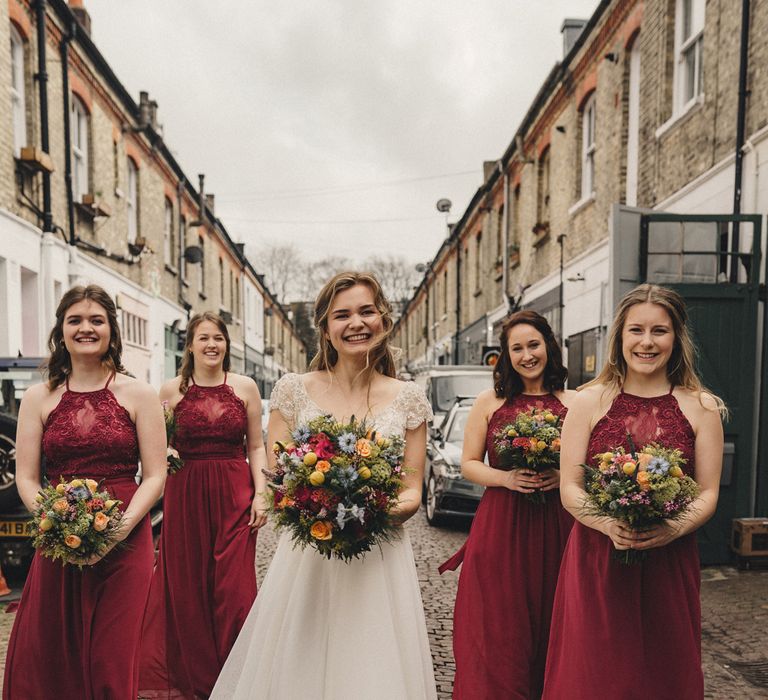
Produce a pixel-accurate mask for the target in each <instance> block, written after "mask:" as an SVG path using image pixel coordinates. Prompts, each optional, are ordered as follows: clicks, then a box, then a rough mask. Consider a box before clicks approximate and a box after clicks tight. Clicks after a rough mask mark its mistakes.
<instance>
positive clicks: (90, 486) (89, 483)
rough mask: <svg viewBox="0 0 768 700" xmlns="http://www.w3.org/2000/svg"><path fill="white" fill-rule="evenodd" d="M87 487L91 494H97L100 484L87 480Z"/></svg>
mask: <svg viewBox="0 0 768 700" xmlns="http://www.w3.org/2000/svg"><path fill="white" fill-rule="evenodd" d="M85 485H86V486H87V487H88V490H89V491H90V492H91V493H96V490H97V489H98V488H99V482H98V481H94V480H93V479H86V480H85Z"/></svg>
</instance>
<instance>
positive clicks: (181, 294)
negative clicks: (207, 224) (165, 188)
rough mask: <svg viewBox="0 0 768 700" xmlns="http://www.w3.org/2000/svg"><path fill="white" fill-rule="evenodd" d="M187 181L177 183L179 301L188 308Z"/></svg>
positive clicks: (181, 180)
mask: <svg viewBox="0 0 768 700" xmlns="http://www.w3.org/2000/svg"><path fill="white" fill-rule="evenodd" d="M186 183H187V181H186V179H185V178H184V177H182V178H181V179H180V180H179V181H178V182H177V183H176V211H177V212H178V222H179V225H178V230H179V250H178V253H179V261H178V266H179V301H180V302H181V303H182V304H183V305H184V306H185V307H186V304H185V301H186V299H184V249H185V248H186V245H187V241H186V237H187V227H186V226H185V227H184V240H182V238H181V234H182V231H181V220H182V213H181V200H182V198H183V195H184V187H185V186H186ZM186 311H187V320H189V309H186Z"/></svg>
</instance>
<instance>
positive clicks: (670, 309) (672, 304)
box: [584, 284, 728, 417]
mask: <svg viewBox="0 0 768 700" xmlns="http://www.w3.org/2000/svg"><path fill="white" fill-rule="evenodd" d="M637 304H656V305H657V306H660V307H661V308H662V309H664V310H665V311H666V312H667V314H669V318H670V320H671V321H672V330H673V331H674V334H675V341H674V345H673V347H672V354H671V355H670V358H669V362H668V363H667V378H668V379H669V381H670V383H671V384H672V386H679V387H682V388H684V389H688V390H690V391H693V392H695V393H697V394H698V395H699V398H700V399H701V394H702V392H705V391H706V392H707V393H709V394H711V395H712V398H713V399H714V400H715V402H716V404H717V410H718V411H719V412H720V414H721V415H722V416H723V417H727V415H728V409H727V408H726V406H725V403H724V402H723V400H722V399H721V398H720V397H719V396H716V395H715V394H712V392H711V391H709V390H708V389H707V388H706V387H705V386H704V385H703V384H702V382H701V378H700V377H699V375H698V374H697V373H696V346H695V345H694V343H693V340H692V339H691V335H690V333H689V332H688V312H687V311H686V308H685V301H684V300H683V298H682V297H681V296H680V295H679V294H678V293H677V292H675V291H674V290H672V289H668V288H667V287H659V286H658V285H655V284H641V285H640V286H638V287H635V288H634V289H632V290H631V291H629V292H627V294H625V295H624V297H623V298H622V300H621V301H620V302H619V305H618V307H617V309H616V316H615V317H614V319H613V325H612V326H611V331H610V333H609V335H608V358H607V360H606V363H605V364H604V365H603V369H602V370H601V371H600V374H598V375H597V377H595V378H594V379H593V380H592V381H591V382H587V384H585V385H584V386H592V385H603V386H605V387H606V388H608V389H612V390H613V391H615V392H618V391H619V390H620V389H621V387H622V386H623V385H624V382H625V381H626V379H627V361H626V360H625V359H624V352H623V344H622V333H623V331H624V325H625V324H626V322H627V316H628V315H629V310H630V309H631V308H632V307H633V306H635V305H637Z"/></svg>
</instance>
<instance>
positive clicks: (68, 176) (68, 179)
mask: <svg viewBox="0 0 768 700" xmlns="http://www.w3.org/2000/svg"><path fill="white" fill-rule="evenodd" d="M76 31H77V22H75V21H74V20H73V21H72V22H71V23H70V25H69V31H67V33H66V34H64V35H63V36H62V39H61V44H60V45H59V50H60V52H61V85H62V92H63V93H64V184H65V186H66V189H67V225H68V228H69V245H75V242H76V240H77V233H76V231H75V197H74V192H73V191H72V133H71V131H70V130H71V124H70V121H69V111H70V102H69V44H70V42H71V41H72V40H73V39H74V38H75V32H76Z"/></svg>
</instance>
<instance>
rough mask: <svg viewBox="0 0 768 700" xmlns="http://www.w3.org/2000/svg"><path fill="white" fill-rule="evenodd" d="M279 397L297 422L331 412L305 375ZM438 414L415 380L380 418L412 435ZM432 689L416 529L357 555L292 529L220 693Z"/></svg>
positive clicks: (278, 389) (245, 697) (342, 697)
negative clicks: (337, 553)
mask: <svg viewBox="0 0 768 700" xmlns="http://www.w3.org/2000/svg"><path fill="white" fill-rule="evenodd" d="M270 398H271V402H270V410H279V411H280V412H281V413H282V414H283V416H284V417H285V419H286V421H287V422H288V424H289V425H290V426H292V427H295V426H296V425H297V424H304V423H306V422H307V421H308V420H311V419H312V418H315V417H317V416H319V415H322V414H323V413H324V412H323V411H322V410H321V409H320V408H319V407H318V406H317V405H316V404H315V403H314V401H312V399H311V398H310V397H309V395H308V394H307V391H306V389H305V388H304V383H303V380H302V378H301V376H300V375H297V374H287V375H285V376H284V377H282V378H281V379H280V380H279V381H278V382H277V384H275V387H274V389H273V390H272V395H271V397H270ZM430 417H431V411H430V408H429V404H428V403H427V400H426V397H425V396H424V392H423V391H422V390H421V389H420V388H419V387H417V386H416V385H415V384H413V383H412V382H408V383H404V384H403V387H402V389H401V390H400V393H399V395H398V396H397V398H396V399H395V400H394V401H393V402H392V403H391V404H390V405H389V406H388V407H387V408H386V409H385V410H384V411H383V412H381V413H380V414H379V415H377V416H375V417H374V421H373V422H374V424H375V427H376V429H377V430H378V431H379V432H381V433H382V434H384V435H393V434H399V435H403V434H404V433H405V430H406V429H412V428H416V427H418V426H419V425H421V424H422V423H423V422H424V421H426V420H428V419H429V418H430ZM425 698H426V699H429V700H433V699H435V698H437V691H436V689H435V678H434V672H433V669H432V656H431V654H430V650H429V639H428V637H427V626H426V621H425V619H424V609H423V606H422V601H421V591H420V590H419V582H418V578H417V575H416V566H415V564H414V560H413V550H412V549H411V543H410V540H409V538H408V533H407V532H406V531H405V530H402V535H401V537H400V538H399V539H396V540H393V541H392V542H390V543H387V544H384V545H382V547H381V549H379V548H375V549H373V550H372V551H370V552H368V553H367V554H366V555H365V558H364V559H354V560H352V562H350V563H348V564H347V563H344V562H343V561H340V560H337V559H331V560H328V559H326V558H325V557H323V556H322V555H320V554H318V552H317V551H316V550H314V549H312V548H310V547H307V548H305V549H301V547H299V546H297V547H296V548H294V545H293V541H292V540H291V537H290V535H289V534H288V533H282V534H281V536H280V540H279V542H278V546H277V550H276V551H275V555H274V558H273V559H272V562H271V563H270V565H269V569H268V571H267V574H266V576H265V577H264V582H263V584H262V586H261V589H260V590H259V592H258V595H257V596H256V601H255V602H254V604H253V607H252V608H251V612H250V613H249V615H248V618H247V619H246V621H245V624H244V625H243V629H242V630H241V632H240V636H239V637H238V638H237V641H236V642H235V645H234V647H233V648H232V651H231V652H230V655H229V658H228V659H227V661H226V663H225V664H224V668H223V669H222V671H221V675H220V676H219V679H218V681H217V682H216V686H215V687H214V689H213V693H212V695H211V699H212V700H214V699H217V700H425Z"/></svg>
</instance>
